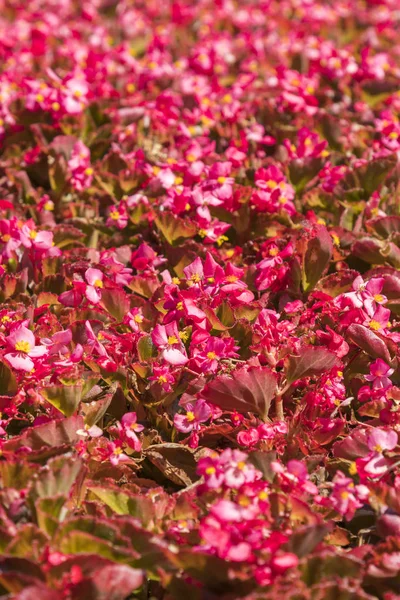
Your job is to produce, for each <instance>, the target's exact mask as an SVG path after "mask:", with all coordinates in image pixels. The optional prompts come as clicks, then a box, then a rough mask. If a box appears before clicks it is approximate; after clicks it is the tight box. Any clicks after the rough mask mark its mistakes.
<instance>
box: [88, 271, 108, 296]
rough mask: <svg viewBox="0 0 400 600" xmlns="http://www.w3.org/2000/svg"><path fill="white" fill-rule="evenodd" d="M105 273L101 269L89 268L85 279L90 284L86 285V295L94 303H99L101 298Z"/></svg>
mask: <svg viewBox="0 0 400 600" xmlns="http://www.w3.org/2000/svg"><path fill="white" fill-rule="evenodd" d="M103 277H104V275H103V273H102V272H101V271H100V270H99V269H92V268H90V269H87V271H86V273H85V279H86V281H87V282H88V284H89V285H87V286H86V290H85V296H86V298H87V299H88V300H89V302H91V303H92V304H98V303H99V302H100V300H101V291H100V290H101V289H102V287H103Z"/></svg>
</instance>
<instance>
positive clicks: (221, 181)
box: [217, 176, 226, 183]
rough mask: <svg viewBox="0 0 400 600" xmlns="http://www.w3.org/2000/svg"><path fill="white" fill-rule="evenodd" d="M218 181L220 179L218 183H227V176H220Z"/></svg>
mask: <svg viewBox="0 0 400 600" xmlns="http://www.w3.org/2000/svg"><path fill="white" fill-rule="evenodd" d="M217 181H218V183H225V181H226V177H222V176H221V177H218V179H217Z"/></svg>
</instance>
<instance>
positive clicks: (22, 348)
mask: <svg viewBox="0 0 400 600" xmlns="http://www.w3.org/2000/svg"><path fill="white" fill-rule="evenodd" d="M15 349H16V350H17V351H18V352H25V353H26V354H27V353H28V352H29V351H30V349H31V345H30V343H29V342H27V341H26V340H21V341H20V342H17V343H16V344H15Z"/></svg>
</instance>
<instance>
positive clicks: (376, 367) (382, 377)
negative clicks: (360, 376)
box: [365, 358, 394, 389]
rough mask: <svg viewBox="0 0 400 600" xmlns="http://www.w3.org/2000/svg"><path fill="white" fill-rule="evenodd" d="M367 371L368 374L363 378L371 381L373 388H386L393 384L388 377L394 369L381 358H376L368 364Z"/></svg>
mask: <svg viewBox="0 0 400 600" xmlns="http://www.w3.org/2000/svg"><path fill="white" fill-rule="evenodd" d="M369 371H370V374H369V375H365V379H366V380H367V381H372V382H373V383H372V387H373V388H374V389H387V388H389V387H391V386H392V385H393V384H392V382H391V381H390V379H389V377H390V375H392V374H393V373H394V369H391V368H390V367H389V365H387V364H386V363H385V362H384V361H383V360H382V359H381V358H377V359H376V361H375V362H373V363H372V364H370V366H369Z"/></svg>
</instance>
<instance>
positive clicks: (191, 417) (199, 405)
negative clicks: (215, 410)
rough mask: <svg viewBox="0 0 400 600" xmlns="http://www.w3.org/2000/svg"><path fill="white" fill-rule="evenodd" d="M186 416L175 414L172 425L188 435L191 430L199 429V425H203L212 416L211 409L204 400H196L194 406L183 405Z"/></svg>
mask: <svg viewBox="0 0 400 600" xmlns="http://www.w3.org/2000/svg"><path fill="white" fill-rule="evenodd" d="M185 409H186V414H184V415H180V414H178V413H177V414H176V415H175V416H174V425H175V427H176V429H177V430H178V431H181V432H182V433H189V432H190V431H192V430H193V429H199V428H200V424H201V423H205V422H206V421H208V419H209V418H210V417H211V415H212V411H211V408H210V407H209V406H208V404H207V403H206V401H205V400H198V401H197V402H196V404H195V405H194V406H193V404H186V405H185Z"/></svg>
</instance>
